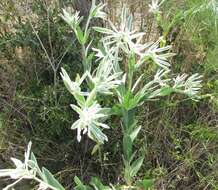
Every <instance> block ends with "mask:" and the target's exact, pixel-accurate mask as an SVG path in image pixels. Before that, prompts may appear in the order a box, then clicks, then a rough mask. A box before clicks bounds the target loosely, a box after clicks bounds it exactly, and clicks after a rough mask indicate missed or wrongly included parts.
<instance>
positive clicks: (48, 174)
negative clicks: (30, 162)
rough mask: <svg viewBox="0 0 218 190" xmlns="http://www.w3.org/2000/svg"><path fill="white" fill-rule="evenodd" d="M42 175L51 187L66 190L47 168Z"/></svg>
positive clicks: (43, 169)
mask: <svg viewBox="0 0 218 190" xmlns="http://www.w3.org/2000/svg"><path fill="white" fill-rule="evenodd" d="M42 173H43V176H44V177H43V179H44V180H45V182H47V183H48V184H49V185H51V186H52V187H54V188H55V189H56V190H65V189H64V187H63V186H62V185H61V184H60V183H59V182H58V181H57V180H56V179H55V178H54V176H53V175H52V174H51V172H50V171H48V170H47V169H46V168H42Z"/></svg>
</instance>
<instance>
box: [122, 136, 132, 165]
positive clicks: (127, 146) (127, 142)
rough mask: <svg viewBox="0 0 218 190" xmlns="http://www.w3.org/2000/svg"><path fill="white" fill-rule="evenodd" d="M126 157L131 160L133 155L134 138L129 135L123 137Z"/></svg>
mask: <svg viewBox="0 0 218 190" xmlns="http://www.w3.org/2000/svg"><path fill="white" fill-rule="evenodd" d="M123 151H124V159H125V160H126V161H129V160H130V158H131V156H132V139H131V138H130V136H129V135H124V138H123Z"/></svg>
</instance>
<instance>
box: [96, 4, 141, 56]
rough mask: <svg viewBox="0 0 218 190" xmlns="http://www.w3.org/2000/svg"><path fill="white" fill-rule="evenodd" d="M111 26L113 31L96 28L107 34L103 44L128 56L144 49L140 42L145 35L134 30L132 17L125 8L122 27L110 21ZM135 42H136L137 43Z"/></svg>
mask: <svg viewBox="0 0 218 190" xmlns="http://www.w3.org/2000/svg"><path fill="white" fill-rule="evenodd" d="M109 24H110V26H111V29H106V28H101V27H94V29H95V30H96V31H98V32H100V33H103V34H106V36H105V37H104V38H103V42H104V43H105V44H106V45H115V46H117V47H119V48H121V49H122V50H123V51H124V52H125V53H127V54H129V53H130V52H132V51H133V52H135V53H137V52H138V51H139V50H138V49H141V48H142V47H143V46H141V45H140V44H139V42H140V41H141V39H142V37H143V36H144V33H142V32H140V33H137V32H136V31H135V30H132V16H131V14H129V13H128V11H127V9H126V8H125V7H124V8H123V9H122V13H121V24H120V26H119V27H116V26H115V25H114V24H113V23H111V22H110V21H109ZM134 41H136V43H135V42H134Z"/></svg>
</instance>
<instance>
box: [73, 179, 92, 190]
mask: <svg viewBox="0 0 218 190" xmlns="http://www.w3.org/2000/svg"><path fill="white" fill-rule="evenodd" d="M74 182H75V183H76V187H75V188H74V189H75V190H92V188H90V187H89V186H86V185H84V184H83V183H82V182H81V181H80V179H79V178H78V177H77V176H75V177H74Z"/></svg>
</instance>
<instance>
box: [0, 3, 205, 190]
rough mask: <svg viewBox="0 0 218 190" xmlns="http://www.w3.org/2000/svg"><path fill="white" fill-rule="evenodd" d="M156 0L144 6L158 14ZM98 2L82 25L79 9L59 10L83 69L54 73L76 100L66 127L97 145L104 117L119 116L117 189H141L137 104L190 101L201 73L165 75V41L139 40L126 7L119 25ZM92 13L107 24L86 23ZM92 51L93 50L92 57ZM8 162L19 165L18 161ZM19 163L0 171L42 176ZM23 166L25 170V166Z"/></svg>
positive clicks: (195, 94) (100, 141)
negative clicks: (95, 36) (120, 179)
mask: <svg viewBox="0 0 218 190" xmlns="http://www.w3.org/2000/svg"><path fill="white" fill-rule="evenodd" d="M162 3H163V1H162V2H160V3H159V2H158V1H157V0H154V1H153V0H152V4H151V5H150V11H151V12H153V13H154V14H159V13H160V11H159V8H160V5H161V4H162ZM104 7H105V5H103V4H99V5H96V3H95V0H93V1H92V6H91V9H90V13H89V16H88V18H87V21H86V25H85V27H84V29H83V28H81V26H80V23H81V21H82V20H83V18H82V17H80V16H79V12H74V13H71V12H67V11H66V10H63V14H62V18H63V20H64V21H65V22H66V23H67V24H68V25H69V26H70V27H71V28H72V30H73V31H74V33H75V36H76V38H77V39H78V42H79V43H80V44H81V47H82V48H81V49H82V52H81V53H82V57H83V62H82V64H83V67H84V72H83V73H82V74H81V75H79V74H78V75H77V76H76V78H75V80H71V78H70V77H69V75H68V74H67V72H66V71H65V69H64V68H62V69H61V73H60V75H61V77H62V79H63V82H64V84H65V86H66V88H67V90H68V91H69V92H70V93H71V94H72V96H73V97H74V98H75V100H76V104H71V108H72V109H73V110H74V111H75V112H76V113H77V114H78V119H77V120H76V121H73V124H72V126H71V129H73V130H77V141H78V142H80V141H81V140H82V138H83V135H87V136H88V137H89V138H90V139H92V140H93V141H95V142H96V144H97V147H99V146H100V145H102V144H104V143H105V142H107V141H110V139H109V138H108V137H107V135H106V134H105V133H104V131H105V130H108V133H110V131H109V130H110V126H109V125H108V123H107V120H108V119H109V118H110V116H111V115H117V117H119V118H120V123H121V125H120V126H121V128H122V133H123V140H122V147H123V165H124V169H123V173H124V180H125V182H126V186H122V188H123V189H140V188H144V189H146V187H145V183H143V182H142V183H141V184H142V186H143V187H141V186H140V188H139V187H137V185H136V184H138V183H136V182H135V180H134V177H135V176H136V175H137V173H138V171H139V170H140V168H141V166H142V164H143V161H144V154H143V153H142V154H141V155H140V154H136V153H137V150H134V142H135V140H136V138H137V136H138V134H139V132H140V130H141V128H142V127H141V126H139V125H138V124H137V120H136V114H137V111H138V109H137V108H139V107H140V106H142V105H143V103H145V102H146V101H151V100H153V101H154V100H156V101H157V100H158V99H159V98H161V97H163V96H168V95H170V94H172V93H182V94H185V95H187V96H189V97H190V98H192V99H194V100H196V99H197V98H198V93H199V90H200V88H201V78H202V76H201V75H199V74H197V73H196V74H193V75H191V76H188V75H187V74H179V75H178V76H176V77H171V76H175V75H172V74H171V69H170V66H171V64H170V62H169V60H170V58H171V57H172V56H174V53H172V52H171V46H170V45H161V40H162V38H161V37H160V38H159V39H158V40H157V41H155V42H146V43H144V42H143V37H144V35H145V33H142V32H137V31H136V30H135V29H134V28H133V17H132V16H131V14H130V13H129V12H128V9H126V8H125V7H124V8H123V9H122V12H121V16H120V18H121V20H120V24H115V23H112V22H111V21H110V20H108V19H107V14H106V13H105V12H104V11H103V8H104ZM95 18H98V19H104V20H105V21H107V22H108V25H109V28H105V27H98V26H95V27H93V26H90V22H91V21H92V19H95ZM91 30H93V31H96V32H97V33H100V35H101V39H100V40H99V44H100V45H99V47H93V46H92V38H91V36H90V32H91ZM93 55H95V57H96V58H95V59H94V58H93ZM94 61H95V62H96V63H97V67H95V68H93V64H92V63H93V62H94ZM148 64H152V65H153V68H155V69H154V75H153V76H151V80H150V81H148V82H145V80H144V78H145V74H144V73H143V65H148ZM100 96H101V97H105V98H107V97H108V96H112V97H113V99H114V101H113V102H115V103H114V105H113V106H112V107H105V104H104V101H102V98H101V101H99V97H100ZM103 100H104V99H103ZM136 155H139V156H136ZM12 161H13V162H14V163H15V165H16V166H17V167H18V168H20V167H19V166H20V165H21V163H20V161H19V162H18V161H16V160H12ZM25 163H27V164H22V168H23V169H22V176H19V175H15V174H17V171H18V169H15V170H8V171H4V170H2V171H0V176H4V175H10V176H11V177H14V176H16V179H17V178H18V179H23V178H26V176H30V178H31V179H36V178H35V176H36V174H37V171H38V173H39V175H40V176H42V179H44V178H43V175H42V174H41V172H39V171H40V170H38V167H37V165H36V164H35V165H33V166H34V167H33V166H32V164H31V166H29V165H28V163H31V162H29V161H27V162H25ZM28 166H29V167H30V168H31V170H28ZM19 171H20V170H19ZM10 172H11V173H10ZM18 173H19V172H18ZM37 179H38V178H37ZM38 181H39V180H38ZM75 182H76V184H77V187H76V188H77V189H84V190H89V189H92V188H90V187H88V186H85V185H83V184H82V182H81V181H80V180H79V179H78V178H77V177H75ZM40 184H41V186H43V187H44V189H46V188H52V186H51V185H50V184H46V183H42V182H40ZM91 184H92V186H94V189H98V190H102V189H111V190H112V189H115V187H113V186H111V187H107V186H103V185H102V184H101V182H100V181H98V180H97V179H93V181H92V183H91ZM143 184H144V185H143ZM46 185H47V186H46ZM48 185H50V186H48ZM59 186H60V184H59ZM61 188H63V187H62V186H60V187H59V188H57V189H61ZM122 188H121V189H122ZM41 189H43V188H41ZM53 189H55V188H53Z"/></svg>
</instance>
